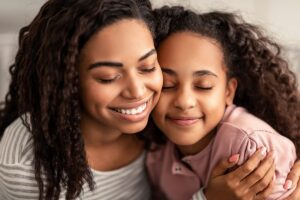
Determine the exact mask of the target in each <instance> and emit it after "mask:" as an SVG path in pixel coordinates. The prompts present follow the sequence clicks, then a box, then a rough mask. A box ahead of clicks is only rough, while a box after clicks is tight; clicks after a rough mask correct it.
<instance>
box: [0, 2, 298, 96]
mask: <svg viewBox="0 0 300 200" xmlns="http://www.w3.org/2000/svg"><path fill="white" fill-rule="evenodd" d="M151 2H152V3H153V6H154V7H160V6H162V5H183V6H186V7H188V8H191V9H193V10H196V11H199V12H205V11H210V10H225V11H233V12H237V13H239V14H241V15H242V16H243V17H244V18H245V19H246V20H247V21H249V22H251V23H255V24H258V25H260V26H261V27H263V29H264V30H265V31H266V33H267V34H268V35H270V36H272V37H273V38H274V39H276V40H277V41H278V42H279V43H280V44H281V45H283V46H284V53H285V56H286V58H287V59H288V61H289V62H290V65H291V67H292V68H293V69H294V70H295V71H296V72H297V74H298V77H300V22H299V19H300V12H299V9H300V1H299V0H289V1H282V0H243V1H241V0H230V1H229V0H151ZM44 3H45V0H0V101H2V100H3V99H4V96H5V94H6V92H7V89H8V85H9V81H10V77H9V72H8V68H9V66H10V65H11V64H12V63H13V62H14V57H15V54H16V50H17V48H18V43H17V40H18V32H19V30H20V28H21V27H22V26H25V25H27V24H28V23H30V21H31V20H32V19H33V17H34V16H35V15H36V14H37V12H38V11H39V9H40V7H41V6H42V5H43V4H44Z"/></svg>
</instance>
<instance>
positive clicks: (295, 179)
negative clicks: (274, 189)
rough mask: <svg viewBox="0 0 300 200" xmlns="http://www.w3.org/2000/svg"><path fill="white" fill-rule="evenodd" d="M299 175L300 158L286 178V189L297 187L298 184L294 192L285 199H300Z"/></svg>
mask: <svg viewBox="0 0 300 200" xmlns="http://www.w3.org/2000/svg"><path fill="white" fill-rule="evenodd" d="M299 177H300V160H298V161H297V162H296V163H295V164H294V166H293V168H292V170H291V171H290V173H289V174H288V177H287V179H286V182H285V184H284V188H285V189H290V188H293V187H295V185H296V184H297V185H296V189H295V190H294V191H293V193H292V194H291V195H290V196H288V197H287V198H286V199H284V200H299V199H300V181H299Z"/></svg>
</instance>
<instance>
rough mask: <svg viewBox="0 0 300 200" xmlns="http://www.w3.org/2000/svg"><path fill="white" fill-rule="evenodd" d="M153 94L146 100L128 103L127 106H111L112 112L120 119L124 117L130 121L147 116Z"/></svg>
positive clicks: (137, 120)
mask: <svg viewBox="0 0 300 200" xmlns="http://www.w3.org/2000/svg"><path fill="white" fill-rule="evenodd" d="M152 98H153V95H151V97H148V98H147V100H143V101H140V102H136V103H133V104H130V105H129V106H126V107H125V106H124V107H119V108H111V110H112V111H113V113H114V114H116V115H117V116H118V117H121V118H122V119H125V120H127V121H130V122H139V121H142V120H143V119H145V118H146V117H148V116H149V114H150V110H151V108H152V106H151V102H152Z"/></svg>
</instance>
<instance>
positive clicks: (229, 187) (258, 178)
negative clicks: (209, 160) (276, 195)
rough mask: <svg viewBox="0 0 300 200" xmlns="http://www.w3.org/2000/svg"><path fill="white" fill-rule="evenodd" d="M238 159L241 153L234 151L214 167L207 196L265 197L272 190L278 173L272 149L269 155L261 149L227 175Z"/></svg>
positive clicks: (256, 199)
mask: <svg viewBox="0 0 300 200" xmlns="http://www.w3.org/2000/svg"><path fill="white" fill-rule="evenodd" d="M238 159H239V155H238V154H237V155H233V156H232V157H231V158H230V159H229V160H223V161H222V162H220V164H219V165H218V166H216V167H215V169H214V170H213V172H212V175H211V179H210V182H209V183H208V186H207V188H206V190H205V192H204V193H205V196H206V198H207V200H218V199H222V200H227V199H228V200H235V199H237V200H262V199H266V197H267V196H268V195H270V194H271V192H272V187H273V183H274V181H273V180H274V178H273V177H274V175H275V164H274V158H273V153H272V152H270V153H268V155H267V156H266V151H265V149H264V148H262V149H259V150H257V151H256V152H255V153H254V154H253V155H252V156H251V157H250V158H249V160H248V161H247V162H245V163H244V164H243V165H241V166H240V167H239V168H237V169H236V170H234V171H232V172H230V173H228V174H225V175H224V173H225V172H226V171H227V170H228V169H229V168H231V167H233V166H234V165H235V164H236V163H237V162H238ZM299 167H300V164H299ZM296 172H298V171H296ZM299 173H300V169H299ZM292 178H293V177H292ZM299 190H300V188H299ZM299 192H300V191H299ZM299 192H298V193H299ZM293 194H294V193H293ZM297 195H298V194H297ZM288 200H292V199H288Z"/></svg>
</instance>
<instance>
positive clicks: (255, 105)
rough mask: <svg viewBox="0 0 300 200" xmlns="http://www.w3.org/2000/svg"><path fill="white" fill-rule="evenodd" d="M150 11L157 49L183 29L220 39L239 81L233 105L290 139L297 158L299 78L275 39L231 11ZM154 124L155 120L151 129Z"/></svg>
mask: <svg viewBox="0 0 300 200" xmlns="http://www.w3.org/2000/svg"><path fill="white" fill-rule="evenodd" d="M154 14H155V17H156V19H157V24H156V34H157V37H156V46H157V47H159V44H160V43H161V42H162V41H163V40H164V39H166V38H167V37H168V36H170V35H172V34H174V33H177V32H185V31H187V32H193V33H197V34H200V35H203V36H205V37H209V38H211V39H213V40H215V41H216V42H218V43H219V44H220V46H221V48H222V50H223V54H224V62H225V64H226V66H227V68H228V74H227V76H228V77H229V78H231V77H235V78H236V79H237V81H238V88H237V91H236V95H235V98H234V104H236V105H238V106H243V107H245V108H246V109H247V110H248V111H249V112H250V113H252V114H254V115H255V116H257V117H259V118H261V119H262V120H264V121H266V122H267V123H269V124H270V125H271V126H272V127H273V128H274V129H275V130H277V131H278V132H279V133H281V134H282V135H284V136H286V137H288V138H290V139H291V140H292V141H293V142H294V144H295V145H296V147H297V156H298V158H299V157H300V151H299V149H300V135H299V131H300V98H299V90H298V87H297V78H296V75H295V74H294V73H293V72H292V71H291V70H290V69H289V67H288V64H287V62H286V61H285V60H284V59H283V58H282V56H281V51H280V50H281V48H280V46H279V45H278V44H277V43H275V42H274V41H272V40H271V39H270V38H268V37H267V36H265V35H264V34H263V32H262V31H261V29H260V28H259V27H257V26H255V25H252V24H249V23H246V22H245V21H244V20H243V19H242V18H241V17H240V16H239V15H236V14H234V13H228V12H220V11H213V12H208V13H203V14H197V13H195V12H193V11H190V10H186V9H184V8H183V7H180V6H177V7H167V6H165V7H162V8H160V9H156V10H155V11H154ZM152 126H153V121H152V123H151V125H149V127H152ZM149 127H148V128H149ZM148 130H149V129H148ZM152 131H153V130H152ZM156 131H157V129H156ZM160 135H162V134H160ZM156 141H157V142H164V139H163V138H156Z"/></svg>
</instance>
